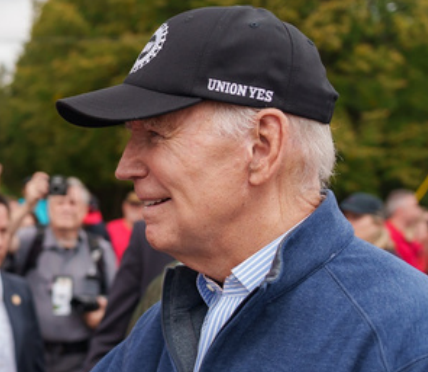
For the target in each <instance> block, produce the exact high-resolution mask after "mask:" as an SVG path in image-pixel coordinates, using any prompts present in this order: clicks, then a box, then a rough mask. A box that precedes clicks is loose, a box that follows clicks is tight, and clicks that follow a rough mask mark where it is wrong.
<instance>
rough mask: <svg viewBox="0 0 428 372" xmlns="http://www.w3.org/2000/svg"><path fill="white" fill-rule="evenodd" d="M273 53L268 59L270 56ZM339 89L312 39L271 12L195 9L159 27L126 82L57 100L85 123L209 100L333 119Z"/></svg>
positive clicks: (112, 121)
mask: <svg viewBox="0 0 428 372" xmlns="http://www.w3.org/2000/svg"><path fill="white" fill-rule="evenodd" d="M267 56H268V57H267ZM337 98H338V93H337V92H336V91H335V89H334V88H333V87H332V85H331V84H330V82H329V81H328V79H327V75H326V70H325V67H324V65H323V64H322V61H321V59H320V56H319V53H318V50H317V48H316V46H315V45H314V43H313V42H312V41H311V40H309V39H308V38H307V37H306V36H305V35H304V34H303V33H302V32H300V31H299V30H298V29H297V28H296V27H294V26H292V25H291V24H289V23H286V22H283V21H281V20H280V19H278V18H277V17H276V16H275V15H273V14H272V13H271V12H270V11H268V10H266V9H261V8H253V7H251V6H232V7H208V8H199V9H193V10H190V11H187V12H184V13H181V14H178V15H177V16H175V17H172V18H170V19H169V20H168V21H166V22H165V23H164V24H162V25H161V26H160V28H159V29H158V30H157V31H156V32H155V33H154V35H153V36H152V38H151V39H150V41H149V43H147V45H146V46H145V47H144V49H143V50H142V52H141V53H140V55H139V56H138V58H137V60H136V61H135V63H134V65H133V67H132V68H131V71H130V72H129V75H128V76H127V77H126V78H125V80H124V82H123V83H122V84H120V85H116V86H112V87H109V88H105V89H100V90H96V91H93V92H89V93H85V94H80V95H77V96H74V97H69V98H64V99H60V100H58V101H57V103H56V107H57V110H58V112H59V114H60V115H61V116H62V117H63V118H64V119H65V120H67V121H69V122H71V123H73V124H75V125H80V126H86V127H102V126H110V125H117V124H121V123H123V122H126V121H132V120H139V119H145V118H150V117H154V116H159V115H163V114H167V113H169V112H173V111H177V110H180V109H184V108H186V107H190V106H193V105H196V104H197V103H199V102H202V101H204V100H211V101H217V102H224V103H229V104H235V105H241V106H248V107H255V108H264V107H273V108H277V109H280V110H282V111H283V112H287V113H290V114H293V115H297V116H301V117H304V118H308V119H312V120H316V121H318V122H321V123H326V124H328V123H330V121H331V118H332V115H333V111H334V106H335V101H336V99H337Z"/></svg>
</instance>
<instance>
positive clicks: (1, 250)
mask: <svg viewBox="0 0 428 372" xmlns="http://www.w3.org/2000/svg"><path fill="white" fill-rule="evenodd" d="M9 241H10V233H9V213H8V210H7V209H6V207H5V206H4V205H3V204H0V265H1V264H2V262H3V260H4V258H5V257H6V254H7V250H8V248H9Z"/></svg>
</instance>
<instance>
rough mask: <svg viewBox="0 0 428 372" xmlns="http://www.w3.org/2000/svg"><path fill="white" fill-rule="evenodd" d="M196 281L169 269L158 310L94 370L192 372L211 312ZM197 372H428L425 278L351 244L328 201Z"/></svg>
mask: <svg viewBox="0 0 428 372" xmlns="http://www.w3.org/2000/svg"><path fill="white" fill-rule="evenodd" d="M196 276H197V273H196V272H194V271H192V270H190V269H189V268H187V267H184V266H181V267H177V268H175V269H170V270H169V271H168V272H167V274H166V278H165V285H164V293H163V298H162V306H161V305H160V304H159V303H158V304H157V305H155V306H154V307H152V308H151V309H150V310H149V311H148V312H146V313H145V314H144V315H143V316H142V317H141V318H140V320H139V322H138V323H137V325H136V327H135V328H134V330H133V332H132V333H131V335H130V336H129V337H128V338H127V339H126V340H125V341H124V342H122V343H121V344H120V345H119V346H117V347H116V348H115V349H113V350H112V351H111V352H110V353H109V354H108V355H107V356H106V357H105V358H104V359H103V360H102V361H101V362H100V363H99V364H98V365H97V366H96V367H95V369H94V371H96V372H101V371H102V372H113V371H114V372H117V371H123V372H125V371H126V372H137V371H138V372H141V371H144V372H172V371H179V372H191V371H192V370H193V365H194V361H195V359H196V350H197V345H198V339H199V330H200V327H201V324H202V322H203V319H204V315H205V313H206V310H207V309H206V306H205V304H204V303H203V301H202V300H201V298H200V296H199V294H198V292H197V289H196V286H195V282H196ZM200 371H201V372H220V371H233V372H249V371H255V372H263V371H266V372H280V371H284V372H285V371H287V372H315V371H316V372H351V371H352V372H383V371H385V372H386V371H388V372H427V371H428V278H427V277H426V276H425V275H424V274H422V273H420V272H418V271H417V270H415V269H413V268H412V267H410V266H409V265H407V264H406V263H404V262H403V261H401V260H399V259H398V258H396V257H394V256H393V255H390V254H389V253H386V252H384V251H382V250H381V249H379V248H376V247H374V246H372V245H370V244H367V243H365V242H363V241H362V240H360V239H357V238H356V237H355V236H354V234H353V230H352V227H351V225H350V224H349V223H348V222H347V221H346V219H345V218H344V217H343V215H342V213H341V212H340V210H339V209H338V206H337V203H336V200H335V198H334V196H333V194H332V193H331V192H329V193H328V196H327V198H326V200H324V202H323V203H322V204H321V205H320V206H319V207H318V208H317V210H316V211H315V212H314V213H313V214H312V215H311V216H310V217H309V218H308V219H306V221H304V222H303V223H302V224H301V225H300V226H299V227H298V228H296V229H295V230H294V231H293V232H292V233H291V234H290V235H289V236H288V237H287V238H286V239H285V240H284V241H283V242H282V243H281V245H280V248H279V250H278V254H277V257H276V258H275V261H274V264H273V266H272V270H271V272H270V273H269V274H268V276H267V278H266V279H265V281H264V282H263V283H262V285H261V286H260V287H259V288H258V289H256V290H255V291H254V292H253V293H252V294H251V295H250V296H249V297H248V298H247V299H246V300H245V301H244V302H243V303H242V304H241V305H240V306H239V308H238V309H237V311H236V312H235V313H234V314H233V316H232V318H231V319H230V320H229V321H228V322H227V323H226V325H225V326H224V327H223V329H222V330H221V331H220V333H219V334H218V336H217V337H216V339H215V340H214V342H213V344H212V346H211V348H210V349H209V350H208V352H207V354H206V356H205V359H204V361H203V363H202V366H201V369H200Z"/></svg>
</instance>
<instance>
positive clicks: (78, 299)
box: [71, 295, 100, 313]
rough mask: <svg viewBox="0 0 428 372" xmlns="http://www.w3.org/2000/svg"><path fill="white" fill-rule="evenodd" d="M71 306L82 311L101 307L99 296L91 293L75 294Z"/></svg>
mask: <svg viewBox="0 0 428 372" xmlns="http://www.w3.org/2000/svg"><path fill="white" fill-rule="evenodd" d="M71 306H73V307H74V308H75V309H76V310H77V311H78V312H81V313H85V312H87V311H94V310H98V309H99V307H100V305H99V304H98V301H97V298H96V297H94V296H90V295H80V296H74V297H73V298H72V299H71Z"/></svg>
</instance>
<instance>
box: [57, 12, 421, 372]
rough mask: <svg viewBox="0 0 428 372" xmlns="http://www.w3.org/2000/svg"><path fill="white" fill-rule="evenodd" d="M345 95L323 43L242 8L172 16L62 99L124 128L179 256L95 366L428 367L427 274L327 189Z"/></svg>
mask: <svg viewBox="0 0 428 372" xmlns="http://www.w3.org/2000/svg"><path fill="white" fill-rule="evenodd" d="M336 98H337V93H336V91H335V90H334V89H333V88H332V86H331V85H330V83H329V82H328V80H327V77H326V74H325V69H324V67H323V65H322V62H321V60H320V58H319V55H318V52H317V49H316V47H315V46H314V44H313V43H312V42H311V41H310V40H308V39H307V38H306V37H305V36H304V35H303V34H302V33H301V32H300V31H299V30H297V29H296V28H295V27H293V26H292V25H290V24H288V23H285V22H282V21H280V20H279V19H277V18H276V17H275V16H274V15H273V14H271V13H270V12H268V11H266V10H264V9H254V8H251V7H246V6H244V7H213V8H202V9H196V10H192V11H189V12H185V13H182V14H179V15H177V16H175V17H173V18H171V19H170V20H168V21H167V22H166V23H164V24H163V25H162V26H161V27H160V28H159V29H158V31H156V33H155V34H154V35H153V37H152V38H151V40H150V42H149V44H147V45H146V47H145V48H144V49H143V51H142V53H141V54H140V56H139V57H138V58H137V60H136V62H135V64H134V66H133V67H132V69H131V71H130V73H129V75H128V77H127V78H126V80H125V81H124V83H123V84H121V85H119V86H115V87H111V88H107V89H103V90H100V91H96V92H92V93H86V94H84V95H80V96H76V97H71V98H67V99H63V100H60V101H59V102H58V103H57V109H58V111H59V113H60V114H61V115H62V116H63V117H64V118H65V119H67V120H68V121H70V122H72V123H74V124H77V125H82V126H92V127H96V126H106V125H115V124H119V123H121V122H126V123H127V124H126V126H127V128H128V130H129V131H130V133H131V138H130V140H129V142H128V145H127V146H126V149H125V151H124V153H123V156H122V159H121V161H120V163H119V166H118V169H117V171H116V176H117V177H118V178H120V179H130V180H132V181H133V182H134V185H135V191H136V193H137V195H138V196H139V198H140V199H141V200H142V201H143V202H144V204H145V209H144V212H143V216H144V220H145V222H146V224H147V228H146V235H147V238H148V240H149V242H150V243H151V244H152V245H153V246H154V247H155V248H156V249H158V250H160V251H162V252H166V253H169V254H171V255H172V256H174V257H175V258H176V259H177V260H179V261H180V262H182V263H183V265H180V266H178V267H176V268H175V269H171V270H169V271H167V274H166V277H165V282H164V288H163V297H162V301H161V303H159V304H157V305H155V306H153V307H152V308H151V309H150V310H149V311H148V312H146V313H145V315H144V316H142V318H140V320H139V322H138V323H137V325H136V326H135V328H134V330H133V331H132V333H131V335H130V336H129V337H128V338H127V339H126V340H125V341H124V342H123V343H121V344H120V345H119V346H118V347H116V348H115V349H114V350H112V351H111V352H110V353H109V354H108V355H107V356H106V357H105V358H104V359H103V360H102V361H101V362H100V363H99V364H98V365H97V367H95V371H97V372H98V371H127V372H134V371H141V370H143V371H145V372H149V371H153V372H154V371H157V372H159V371H164V372H167V371H168V372H170V371H187V372H191V371H195V372H196V371H201V372H202V371H272V372H273V371H275V372H276V371H299V372H313V371H318V372H331V371H354V372H356V371H360V372H370V371H373V372H375V371H376V372H378V371H404V370H405V371H413V372H415V371H426V370H427V368H428V344H427V343H426V335H427V334H428V319H427V317H426V309H427V308H428V279H427V278H426V277H425V276H424V275H422V274H421V273H419V272H418V271H416V270H414V269H413V268H411V267H409V266H408V265H404V264H403V263H402V261H400V260H398V259H396V258H395V257H393V256H392V255H389V254H387V253H385V252H383V251H382V250H380V249H377V248H374V247H373V246H372V245H370V244H368V243H366V242H363V241H362V240H359V239H356V238H355V237H354V234H353V230H352V227H351V225H350V224H349V223H348V222H347V221H346V219H345V218H344V216H343V215H342V213H341V212H340V210H339V208H338V206H337V203H336V200H335V197H334V195H333V194H332V192H330V191H326V190H324V187H325V184H326V182H327V181H328V179H329V177H330V175H331V172H332V168H333V165H334V159H335V151H334V146H333V142H332V138H331V133H330V128H329V125H328V123H329V122H330V120H331V117H332V114H333V108H334V104H335V100H336Z"/></svg>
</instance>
